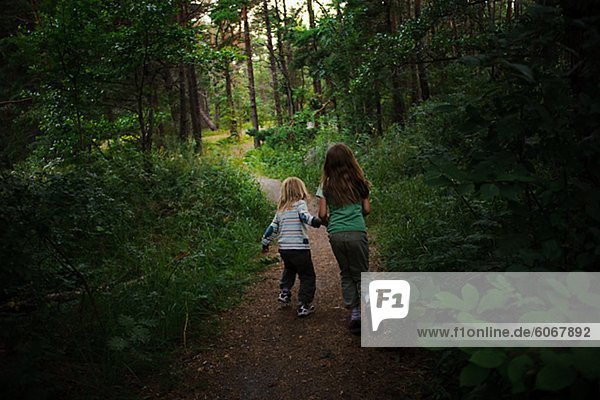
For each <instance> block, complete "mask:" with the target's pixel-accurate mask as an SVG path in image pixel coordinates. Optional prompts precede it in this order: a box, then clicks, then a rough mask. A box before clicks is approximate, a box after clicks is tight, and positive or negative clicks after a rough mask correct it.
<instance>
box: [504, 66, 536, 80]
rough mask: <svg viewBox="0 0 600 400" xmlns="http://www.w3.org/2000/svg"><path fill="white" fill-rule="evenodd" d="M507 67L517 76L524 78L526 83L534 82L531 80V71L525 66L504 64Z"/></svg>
mask: <svg viewBox="0 0 600 400" xmlns="http://www.w3.org/2000/svg"><path fill="white" fill-rule="evenodd" d="M505 64H506V65H507V66H508V67H510V68H511V69H513V70H514V71H516V72H517V73H518V75H519V76H521V77H522V78H524V79H525V80H526V81H527V82H530V83H533V82H535V81H534V79H533V71H532V70H531V68H529V67H528V66H527V65H523V64H515V63H509V62H507V63H505Z"/></svg>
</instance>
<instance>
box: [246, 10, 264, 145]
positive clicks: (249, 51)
mask: <svg viewBox="0 0 600 400" xmlns="http://www.w3.org/2000/svg"><path fill="white" fill-rule="evenodd" d="M242 21H243V24H244V45H245V50H246V68H247V71H248V94H249V96H250V112H251V118H252V129H254V131H255V132H256V133H258V130H259V129H260V126H259V124H258V110H257V107H256V89H255V86H254V66H253V63H252V42H251V40H250V24H249V23H248V4H247V3H245V2H244V3H243V4H242ZM259 146H260V140H259V138H258V135H256V134H255V136H254V147H259Z"/></svg>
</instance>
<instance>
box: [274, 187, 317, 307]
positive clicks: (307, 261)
mask: <svg viewBox="0 0 600 400" xmlns="http://www.w3.org/2000/svg"><path fill="white" fill-rule="evenodd" d="M307 197H308V193H307V191H306V186H305V185H304V182H302V181H301V180H300V179H298V178H295V177H291V178H287V179H286V180H284V181H283V183H282V186H281V195H280V199H279V204H278V209H277V212H276V213H275V217H274V218H273V221H272V222H271V224H270V225H269V226H268V227H267V229H266V230H265V233H264V235H263V238H262V245H263V251H266V250H267V249H268V246H269V244H270V243H271V241H272V240H273V239H274V238H275V237H276V236H278V244H279V254H280V255H281V259H282V260H283V265H284V268H283V272H282V274H281V280H280V283H279V288H280V293H279V298H278V300H279V302H281V303H283V304H284V305H287V304H289V303H290V302H291V289H292V287H293V286H294V282H295V280H296V275H298V278H299V279H300V289H299V291H298V300H299V305H298V316H299V317H304V316H307V315H310V314H311V313H313V312H314V307H313V306H312V301H313V298H314V294H315V289H316V276H315V270H314V266H313V263H312V258H311V254H310V243H309V240H308V228H307V227H308V225H311V226H313V227H317V228H318V227H319V226H320V225H321V222H320V220H319V218H318V217H314V216H312V215H311V214H310V213H309V211H308V207H307V205H306V201H305V199H306V198H307Z"/></svg>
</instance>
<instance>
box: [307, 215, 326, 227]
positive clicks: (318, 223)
mask: <svg viewBox="0 0 600 400" xmlns="http://www.w3.org/2000/svg"><path fill="white" fill-rule="evenodd" d="M322 224H323V222H322V221H321V218H319V217H315V218H313V220H312V221H311V223H310V226H312V227H313V228H319V227H320V226H321V225H322Z"/></svg>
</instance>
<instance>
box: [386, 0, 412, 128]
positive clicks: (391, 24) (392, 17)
mask: <svg viewBox="0 0 600 400" xmlns="http://www.w3.org/2000/svg"><path fill="white" fill-rule="evenodd" d="M409 7H410V3H409ZM387 12H388V18H387V24H388V26H387V29H388V31H389V33H390V34H395V33H396V31H397V29H398V27H399V26H400V24H401V23H402V14H401V13H400V12H399V10H398V9H397V7H396V6H395V4H394V0H387ZM390 75H391V79H390V81H391V82H390V83H391V89H390V91H391V94H392V122H394V123H397V124H400V125H404V115H405V114H406V104H405V103H404V97H403V95H402V80H401V79H400V69H399V67H398V66H396V65H391V66H390Z"/></svg>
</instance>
